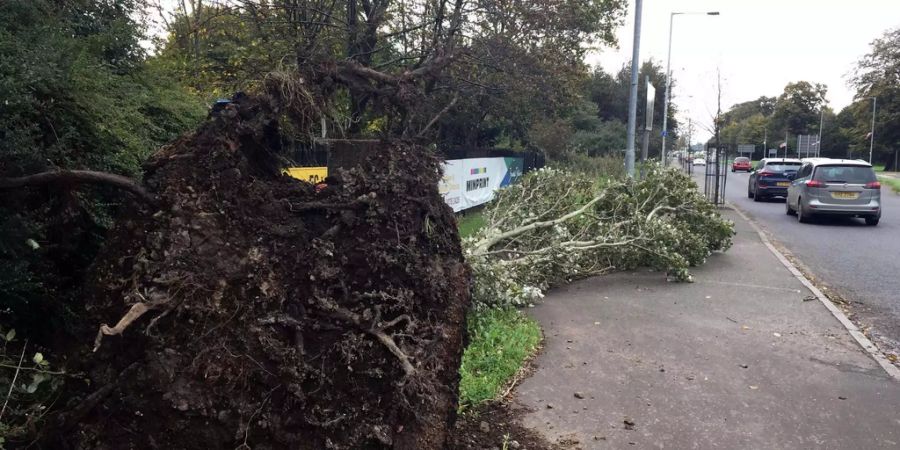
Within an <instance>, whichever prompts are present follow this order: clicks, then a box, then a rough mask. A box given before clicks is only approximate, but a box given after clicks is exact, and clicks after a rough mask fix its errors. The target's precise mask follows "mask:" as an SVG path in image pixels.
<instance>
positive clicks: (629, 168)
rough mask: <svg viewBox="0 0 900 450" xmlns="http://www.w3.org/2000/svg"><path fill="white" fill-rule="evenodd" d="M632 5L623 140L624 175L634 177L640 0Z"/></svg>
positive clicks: (639, 49) (639, 48)
mask: <svg viewBox="0 0 900 450" xmlns="http://www.w3.org/2000/svg"><path fill="white" fill-rule="evenodd" d="M634 3H635V5H634V44H633V47H632V49H631V91H630V92H629V95H628V130H627V134H628V137H627V138H626V139H627V140H626V142H625V175H627V176H628V177H629V178H634V135H635V127H636V126H637V87H638V58H639V57H640V54H641V5H642V3H643V2H642V1H641V0H635V2H634Z"/></svg>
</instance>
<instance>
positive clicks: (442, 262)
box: [48, 96, 469, 449]
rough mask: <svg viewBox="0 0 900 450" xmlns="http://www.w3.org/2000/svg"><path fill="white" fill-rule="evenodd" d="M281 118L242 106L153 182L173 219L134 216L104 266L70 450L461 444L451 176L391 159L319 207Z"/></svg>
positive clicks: (167, 159)
mask: <svg viewBox="0 0 900 450" xmlns="http://www.w3.org/2000/svg"><path fill="white" fill-rule="evenodd" d="M274 104H275V102H273V101H271V100H270V99H269V98H268V97H266V96H259V97H243V98H241V99H240V100H237V101H236V102H234V103H233V104H232V105H230V106H229V107H228V109H227V110H226V111H224V112H223V113H222V114H221V115H219V116H218V117H216V118H213V119H210V120H208V121H207V122H206V123H205V124H204V125H202V126H201V127H200V128H199V129H198V130H197V131H196V132H195V133H192V134H190V135H186V136H184V137H182V138H181V139H179V140H177V141H176V142H174V143H172V144H171V145H169V146H167V147H165V148H163V149H162V150H160V151H159V152H158V153H157V154H156V155H154V156H153V157H152V158H151V159H150V160H149V161H148V162H147V164H146V165H145V177H144V185H145V187H146V189H147V191H148V192H149V193H151V194H152V195H154V196H155V197H156V198H157V199H158V203H159V209H158V210H157V209H154V208H149V207H147V206H144V205H141V204H138V203H134V204H133V205H132V206H130V207H129V208H128V209H127V210H126V211H125V213H124V214H123V217H121V218H120V219H119V220H118V222H117V224H116V226H115V228H114V229H113V231H112V233H111V236H110V237H109V241H108V243H107V245H106V247H105V249H104V250H103V251H102V253H101V255H100V257H99V258H98V260H97V261H96V263H95V265H94V267H93V277H92V278H91V281H90V290H91V291H92V292H93V296H91V297H89V299H88V300H87V304H86V309H87V314H86V317H85V323H87V324H91V326H92V327H93V328H92V331H91V333H90V334H85V336H84V340H85V344H86V345H85V346H84V349H83V351H82V354H81V356H80V358H81V361H82V364H83V366H84V367H82V369H83V370H84V371H85V373H87V374H88V376H89V378H90V380H91V383H90V386H85V387H83V388H82V389H81V391H82V392H81V394H78V395H76V396H75V397H74V398H73V399H72V400H71V401H69V402H68V404H67V405H66V407H65V408H61V409H62V411H61V412H60V413H59V414H58V415H57V416H56V417H55V418H54V419H53V420H52V421H51V424H50V426H49V427H48V429H49V430H51V431H52V432H53V436H54V437H53V438H52V439H51V442H54V443H55V444H54V445H62V443H65V445H66V446H67V447H69V448H101V449H125V448H160V449H180V448H196V449H200V448H202V449H213V448H229V449H230V448H254V449H277V448H292V449H327V448H333V449H357V448H409V449H413V448H415V449H424V448H429V449H430V448H442V447H445V446H446V445H447V443H448V439H449V433H450V431H451V430H452V428H453V424H454V420H455V414H456V409H457V388H458V378H459V375H458V367H459V361H460V357H461V354H462V350H463V348H464V344H465V341H466V335H465V313H466V310H467V309H468V304H469V293H468V289H469V288H468V286H469V272H468V269H467V267H466V265H465V263H464V261H463V257H462V253H461V249H460V244H459V238H458V235H457V233H456V231H455V227H456V223H455V220H454V218H453V215H452V212H451V210H450V209H449V208H448V207H447V206H446V205H445V204H444V202H443V200H442V198H441V196H440V195H439V194H438V191H437V181H438V177H439V176H440V170H439V160H438V159H437V157H435V156H434V155H432V154H431V153H430V152H429V151H427V150H426V149H424V148H422V147H419V146H416V145H413V144H409V143H403V142H399V143H398V142H394V143H389V142H383V143H382V144H381V145H380V146H378V148H377V151H373V152H371V154H370V155H368V156H367V158H366V159H365V161H364V163H362V164H361V165H360V166H359V167H355V168H350V169H348V170H341V171H339V173H337V174H334V175H335V180H334V182H332V183H329V185H328V187H327V188H325V189H324V190H321V191H320V192H317V191H316V189H315V188H314V187H313V186H312V185H310V184H307V183H304V182H300V181H298V180H295V179H292V178H289V177H287V176H285V175H282V174H281V169H280V164H279V163H278V160H277V158H276V156H275V154H276V153H277V151H278V147H279V145H280V142H281V139H280V137H279V133H278V129H279V123H278V120H277V118H278V116H279V111H278V110H277V108H276V107H275V106H273V105H274ZM101 324H105V325H103V326H100V325H101ZM98 327H99V328H100V330H99V331H98V330H97V328H98ZM94 333H96V336H95V335H94ZM72 359H75V358H72ZM72 359H70V360H72Z"/></svg>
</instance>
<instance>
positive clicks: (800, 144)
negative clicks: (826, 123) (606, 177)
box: [797, 134, 819, 158]
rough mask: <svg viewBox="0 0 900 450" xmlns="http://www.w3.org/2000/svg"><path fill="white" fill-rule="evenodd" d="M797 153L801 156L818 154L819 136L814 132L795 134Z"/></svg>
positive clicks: (806, 156) (807, 156)
mask: <svg viewBox="0 0 900 450" xmlns="http://www.w3.org/2000/svg"><path fill="white" fill-rule="evenodd" d="M797 155H799V156H800V157H801V158H809V157H810V156H818V155H819V137H818V136H817V135H815V134H798V135H797Z"/></svg>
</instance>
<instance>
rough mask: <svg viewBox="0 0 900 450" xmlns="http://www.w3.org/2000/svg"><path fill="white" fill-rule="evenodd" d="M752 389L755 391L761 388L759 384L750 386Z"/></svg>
mask: <svg viewBox="0 0 900 450" xmlns="http://www.w3.org/2000/svg"><path fill="white" fill-rule="evenodd" d="M750 389H752V390H754V391H755V390H757V389H759V386H750Z"/></svg>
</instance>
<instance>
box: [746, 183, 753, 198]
mask: <svg viewBox="0 0 900 450" xmlns="http://www.w3.org/2000/svg"><path fill="white" fill-rule="evenodd" d="M747 198H753V191H751V190H750V186H747Z"/></svg>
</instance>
